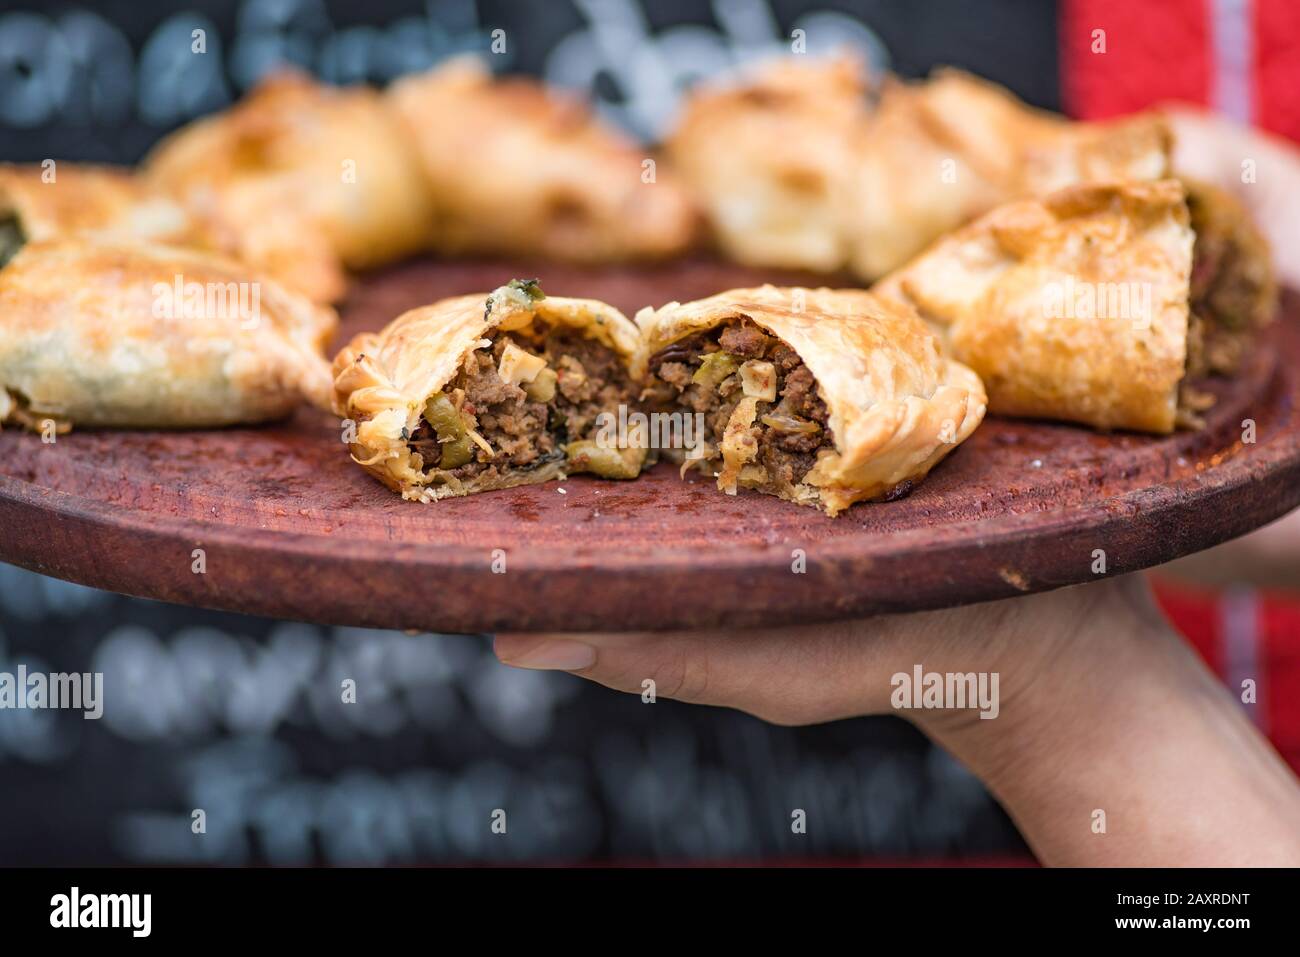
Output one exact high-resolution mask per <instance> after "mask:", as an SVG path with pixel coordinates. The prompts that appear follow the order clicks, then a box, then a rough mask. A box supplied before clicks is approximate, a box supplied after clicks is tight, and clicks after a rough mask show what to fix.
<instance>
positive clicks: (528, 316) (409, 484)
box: [333, 286, 645, 502]
mask: <svg viewBox="0 0 1300 957" xmlns="http://www.w3.org/2000/svg"><path fill="white" fill-rule="evenodd" d="M538 320H540V321H543V322H546V323H549V324H551V325H552V326H554V327H556V328H568V329H573V330H576V331H578V332H580V333H581V334H582V335H584V336H585V337H586V338H590V339H595V340H597V341H599V342H600V343H601V344H602V345H604V346H606V347H608V348H609V349H612V350H613V351H614V352H615V353H616V354H617V355H618V356H619V358H620V359H621V360H622V361H623V363H624V365H625V366H626V368H627V369H628V374H629V377H630V378H631V379H632V380H633V381H636V380H639V379H640V377H641V376H642V375H643V373H644V366H645V357H644V354H643V352H642V350H641V338H640V335H639V333H638V331H637V327H636V326H635V325H634V324H633V323H632V321H631V320H630V319H628V318H627V317H626V316H625V315H623V314H622V313H621V312H619V311H618V310H617V309H615V308H614V307H613V306H609V305H606V304H605V303H603V302H598V301H596V300H594V299H566V298H563V297H556V296H547V297H546V298H544V299H541V300H533V299H531V298H530V297H528V296H527V295H525V294H523V293H521V292H519V291H518V290H515V289H511V288H510V287H508V286H503V287H501V288H500V289H497V290H495V291H494V292H492V293H490V294H488V293H476V294H474V295H468V296H458V297H455V298H452V299H443V300H441V301H439V302H435V303H433V304H432V305H428V306H421V307H420V308H418V309H412V310H410V311H409V312H406V313H403V314H402V315H400V316H398V317H397V318H396V319H394V320H393V321H392V322H391V323H389V324H388V326H386V327H385V328H384V329H383V330H382V331H380V332H377V333H375V332H365V333H361V334H360V335H358V336H356V337H355V338H354V339H353V340H352V341H351V342H350V343H349V344H348V345H347V346H346V347H345V348H344V349H343V350H342V351H341V352H339V354H338V355H337V356H336V357H335V358H334V398H333V407H334V412H335V414H336V415H338V416H339V417H340V418H343V419H346V420H351V421H352V422H354V423H355V425H356V441H355V442H353V443H351V452H352V458H353V461H355V462H356V463H357V464H358V465H360V466H361V467H362V468H364V469H365V470H366V471H367V472H369V473H371V474H372V475H374V476H375V477H376V478H378V479H379V480H380V481H381V482H383V483H384V484H385V485H387V486H388V487H389V488H391V489H393V490H394V491H396V492H401V493H402V497H403V498H406V499H411V500H416V501H425V502H428V501H434V500H436V499H439V498H446V497H451V496H455V495H468V494H470V493H472V492H478V491H486V490H487V489H489V488H505V487H508V486H510V485H521V484H533V483H536V482H544V481H547V480H549V479H554V478H563V477H564V474H565V473H564V465H565V463H564V462H563V461H559V462H555V463H550V464H547V465H543V466H541V467H539V468H536V469H532V470H531V471H529V472H527V473H520V474H516V475H514V476H512V477H510V478H509V479H508V480H507V481H504V482H500V481H498V482H493V483H491V484H485V483H481V482H477V481H470V482H465V483H461V484H460V485H459V487H453V486H438V487H434V486H431V485H430V484H429V481H430V480H429V477H428V476H427V475H426V474H425V473H424V472H423V471H422V470H421V468H420V467H419V464H420V463H418V462H416V461H414V455H413V453H412V451H411V449H410V447H409V445H408V444H407V443H408V440H409V438H410V436H412V435H413V434H414V433H415V430H416V429H417V427H418V426H419V424H420V419H421V415H422V413H423V411H424V408H425V403H426V401H427V400H428V399H429V397H430V396H432V395H434V394H435V393H437V392H439V391H440V390H442V389H443V387H444V386H446V385H447V384H448V383H449V382H451V380H452V379H453V377H455V376H456V374H457V373H458V372H459V371H460V369H461V367H462V366H463V365H464V364H465V362H466V360H467V359H468V358H469V357H470V355H471V353H473V352H475V350H478V349H481V348H484V347H486V346H488V345H489V344H490V340H489V339H488V338H487V337H488V336H489V335H490V334H491V333H493V332H494V331H497V330H499V331H501V332H511V331H519V330H523V329H525V328H527V327H529V326H531V325H532V324H533V323H534V322H536V321H538Z"/></svg>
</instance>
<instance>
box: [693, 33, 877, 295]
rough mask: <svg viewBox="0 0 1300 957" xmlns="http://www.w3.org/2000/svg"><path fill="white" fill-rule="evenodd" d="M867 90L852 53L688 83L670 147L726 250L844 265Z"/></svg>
mask: <svg viewBox="0 0 1300 957" xmlns="http://www.w3.org/2000/svg"><path fill="white" fill-rule="evenodd" d="M866 91H867V79H866V75H865V72H864V71H863V69H862V66H861V64H860V63H859V62H858V61H857V60H855V59H852V58H850V57H837V58H833V59H811V58H809V59H805V58H802V57H799V58H791V59H783V60H778V61H776V62H774V63H764V64H761V65H760V66H759V67H758V68H757V69H751V70H747V71H745V72H744V73H742V74H740V75H739V76H738V77H733V78H728V79H727V80H726V81H724V82H723V83H721V84H716V85H707V86H702V87H700V88H698V89H696V90H693V91H692V92H691V94H690V95H689V96H688V97H687V99H686V102H685V106H684V108H683V113H682V117H681V119H680V121H679V122H678V125H677V128H676V130H675V131H674V132H673V134H672V136H671V137H670V139H669V140H668V155H669V158H670V159H671V160H672V162H673V166H674V169H676V170H677V171H678V172H679V173H680V174H681V176H682V178H683V180H684V181H685V182H686V185H687V187H688V189H690V191H691V193H692V195H693V196H694V198H695V200H696V202H697V203H698V204H699V205H700V207H701V208H702V209H704V210H705V211H706V213H707V214H708V217H709V221H710V224H711V226H712V229H713V233H714V236H715V238H716V240H717V242H718V244H719V245H720V246H721V247H722V249H723V251H724V252H725V253H726V254H727V255H728V256H729V257H730V258H732V259H734V260H736V261H737V262H742V263H745V264H746V265H750V266H776V267H782V268H790V269H793V268H799V269H811V270H816V271H818V272H833V271H835V270H837V269H840V268H842V267H843V266H844V265H845V263H846V262H847V260H848V253H849V244H848V242H847V237H846V236H845V234H844V230H843V228H842V223H843V221H844V216H845V205H846V203H848V202H849V196H848V192H847V189H848V183H849V173H850V171H851V169H852V164H853V155H854V153H853V151H854V148H855V145H856V133H857V129H858V127H859V126H860V125H861V124H862V123H864V122H865V121H866V117H867V99H866Z"/></svg>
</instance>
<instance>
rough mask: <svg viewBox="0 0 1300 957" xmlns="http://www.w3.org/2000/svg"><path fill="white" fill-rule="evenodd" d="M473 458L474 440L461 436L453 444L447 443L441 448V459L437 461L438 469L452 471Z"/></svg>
mask: <svg viewBox="0 0 1300 957" xmlns="http://www.w3.org/2000/svg"><path fill="white" fill-rule="evenodd" d="M473 458H474V440H473V439H471V438H470V437H469V436H468V435H462V436H461V437H460V438H458V439H456V440H455V441H454V442H448V443H447V444H446V445H444V446H443V447H442V458H441V459H439V460H438V468H440V469H454V468H457V467H458V466H461V465H466V464H468V463H469V461H470V460H471V459H473Z"/></svg>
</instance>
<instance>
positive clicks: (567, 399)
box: [409, 330, 635, 482]
mask: <svg viewBox="0 0 1300 957" xmlns="http://www.w3.org/2000/svg"><path fill="white" fill-rule="evenodd" d="M508 343H513V344H514V345H515V346H517V347H519V348H520V349H523V350H524V351H526V352H528V353H530V354H532V355H537V356H542V357H543V358H545V359H546V369H548V370H551V371H552V372H553V373H554V376H555V381H554V389H553V390H552V394H551V395H550V396H549V397H548V398H546V399H545V400H544V401H539V400H538V399H537V398H533V397H530V395H529V393H528V391H526V388H525V386H523V385H515V384H512V383H510V382H506V381H504V380H503V379H502V378H501V376H500V374H499V372H498V370H499V368H500V364H501V356H502V353H504V352H505V349H506V345H507V344H508ZM534 393H535V394H536V390H534ZM443 394H444V395H446V396H447V397H448V398H449V399H450V401H451V403H452V405H454V406H455V407H456V408H457V409H458V410H459V411H460V413H461V418H462V420H463V421H464V422H465V424H466V425H467V426H468V427H469V428H472V429H473V430H474V432H476V433H477V434H478V435H479V436H480V437H481V438H482V439H483V440H484V442H485V443H486V444H487V445H488V446H490V448H491V449H492V451H491V453H489V452H488V450H487V449H485V448H483V447H482V446H480V445H478V444H477V443H475V444H474V445H473V455H472V458H471V459H470V460H469V461H467V462H464V463H463V464H457V465H456V466H454V467H452V468H443V467H442V466H443V461H442V460H443V457H444V450H445V449H446V448H447V446H446V445H445V444H444V443H442V442H440V441H439V437H438V433H437V432H436V431H435V430H434V428H433V427H432V426H431V425H430V424H429V422H428V421H426V420H424V419H421V421H420V425H419V428H417V429H416V431H415V434H413V435H412V436H411V437H410V441H409V445H410V448H411V450H412V451H413V452H417V453H419V455H420V459H421V462H420V464H419V465H418V466H417V467H418V468H421V469H422V470H423V471H424V472H425V473H426V474H430V475H431V476H433V477H435V478H441V479H443V480H446V479H447V478H452V479H455V480H458V481H461V482H464V481H468V480H480V481H491V480H494V479H497V478H501V477H504V476H505V475H506V474H507V473H510V472H518V471H521V470H528V469H535V468H540V467H542V466H544V465H547V464H549V463H553V462H557V461H562V460H564V458H565V446H566V445H567V444H568V443H570V442H575V441H579V440H583V439H590V438H592V437H593V436H594V434H595V432H596V430H597V427H598V423H597V417H598V416H599V415H600V413H602V412H606V411H608V412H611V413H613V414H615V415H617V413H618V406H619V404H620V403H625V404H628V405H629V407H631V405H632V403H633V402H634V400H635V395H634V389H633V388H632V386H631V385H630V383H629V381H628V378H627V373H626V371H625V369H624V368H623V365H622V363H621V361H620V360H619V358H618V356H617V355H616V354H615V353H614V352H613V351H612V350H610V349H608V348H606V347H605V346H603V345H602V344H600V343H599V342H597V341H595V340H592V339H587V338H585V337H583V336H581V335H578V334H576V333H572V332H557V333H555V334H553V335H549V336H544V334H543V332H542V331H541V330H536V332H535V334H534V335H527V334H525V333H507V334H503V335H499V336H497V337H496V339H495V340H494V341H493V344H492V346H491V347H490V348H486V349H480V350H478V351H477V352H474V353H473V354H472V355H471V356H470V358H469V360H468V361H467V362H466V363H465V367H464V368H463V369H462V370H461V371H460V373H459V374H458V375H457V377H456V378H455V379H454V380H453V381H452V382H451V383H449V384H448V385H447V386H446V387H445V388H444V389H443Z"/></svg>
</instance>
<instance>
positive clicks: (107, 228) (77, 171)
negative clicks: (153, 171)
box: [0, 162, 196, 265]
mask: <svg viewBox="0 0 1300 957" xmlns="http://www.w3.org/2000/svg"><path fill="white" fill-rule="evenodd" d="M87 235H90V236H98V237H100V238H105V239H126V240H141V241H152V242H169V243H186V242H189V241H191V240H193V239H195V238H196V237H195V236H194V235H193V225H192V224H191V222H190V218H189V216H188V215H187V214H186V212H185V210H184V208H182V207H181V206H180V205H179V204H178V203H176V202H175V201H174V200H172V199H170V198H169V197H167V196H164V195H163V194H162V193H159V192H157V191H156V190H153V189H150V188H149V187H148V186H147V185H146V184H145V183H144V182H143V181H142V180H140V179H139V178H138V177H136V176H135V175H134V174H133V173H132V172H131V171H129V170H125V169H116V168H114V167H110V166H86V165H82V164H78V163H67V162H58V163H53V162H52V163H50V164H49V165H48V166H45V165H41V166H35V165H32V166H16V165H12V164H9V163H4V164H0V265H3V264H4V263H6V262H8V261H9V260H10V259H11V258H12V257H13V256H14V254H15V253H17V252H18V250H19V249H20V248H22V244H23V243H25V242H44V241H46V240H51V239H62V238H67V237H73V236H87Z"/></svg>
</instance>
